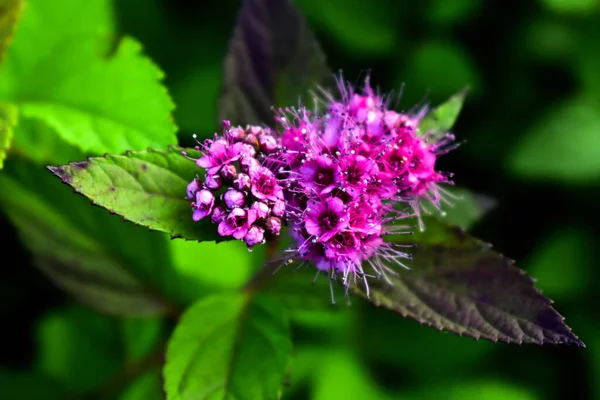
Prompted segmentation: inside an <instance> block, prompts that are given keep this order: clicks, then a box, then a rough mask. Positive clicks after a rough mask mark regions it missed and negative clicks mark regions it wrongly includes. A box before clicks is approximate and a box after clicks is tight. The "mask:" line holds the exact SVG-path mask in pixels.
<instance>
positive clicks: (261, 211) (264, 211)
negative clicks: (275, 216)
mask: <svg viewBox="0 0 600 400" xmlns="http://www.w3.org/2000/svg"><path fill="white" fill-rule="evenodd" d="M250 209H252V210H255V211H256V219H265V218H267V216H268V215H269V211H270V210H269V206H268V205H266V204H265V203H263V202H262V201H257V202H255V203H253V204H252V207H250Z"/></svg>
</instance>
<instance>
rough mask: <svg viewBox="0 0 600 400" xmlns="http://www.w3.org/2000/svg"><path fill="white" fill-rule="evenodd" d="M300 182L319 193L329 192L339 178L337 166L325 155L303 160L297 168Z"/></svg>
mask: <svg viewBox="0 0 600 400" xmlns="http://www.w3.org/2000/svg"><path fill="white" fill-rule="evenodd" d="M299 172H300V179H301V181H302V184H303V186H304V187H305V188H307V189H313V190H315V191H317V192H318V193H320V194H326V193H329V192H331V191H332V190H333V189H334V188H335V185H336V183H337V182H338V180H339V176H338V175H339V168H338V165H337V164H335V163H334V162H333V160H332V159H331V158H329V157H326V156H317V157H316V158H315V159H313V160H309V161H307V162H305V163H304V164H303V165H302V166H301V167H300V169H299Z"/></svg>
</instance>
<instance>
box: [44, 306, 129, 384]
mask: <svg viewBox="0 0 600 400" xmlns="http://www.w3.org/2000/svg"><path fill="white" fill-rule="evenodd" d="M117 328H118V325H117V321H115V320H113V319H110V318H108V317H104V316H102V315H98V314H95V313H92V312H91V311H88V310H85V309H83V308H80V307H71V308H67V309H65V310H62V311H55V312H52V313H49V314H47V315H46V316H44V317H43V318H42V320H41V321H40V323H39V326H38V328H37V342H38V343H37V344H38V352H37V353H38V355H37V360H36V367H37V369H38V370H39V371H41V372H43V373H45V374H47V375H48V376H50V377H53V378H54V379H56V380H57V382H60V383H62V384H63V385H64V386H65V387H67V388H69V389H70V390H72V391H73V392H75V393H83V392H87V391H89V390H92V389H95V388H97V387H98V386H99V385H100V384H102V383H104V382H105V381H106V380H108V379H109V378H110V377H111V375H113V374H114V373H116V372H117V371H118V370H119V368H120V367H121V352H120V344H119V336H118V329H117Z"/></svg>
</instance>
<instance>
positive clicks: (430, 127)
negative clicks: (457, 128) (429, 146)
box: [419, 89, 467, 137]
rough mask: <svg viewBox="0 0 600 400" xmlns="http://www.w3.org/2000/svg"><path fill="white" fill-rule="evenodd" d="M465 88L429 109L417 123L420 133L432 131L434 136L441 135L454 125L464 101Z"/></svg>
mask: <svg viewBox="0 0 600 400" xmlns="http://www.w3.org/2000/svg"><path fill="white" fill-rule="evenodd" d="M466 95H467V89H463V90H462V91H460V92H458V93H456V94H455V95H453V96H452V97H450V98H449V99H448V100H446V101H445V102H444V103H442V104H440V105H439V106H437V107H436V108H434V109H433V110H431V111H429V112H428V113H427V115H426V116H425V117H424V118H423V120H422V121H421V123H420V124H419V131H420V132H421V133H426V132H433V133H435V134H436V135H435V137H438V136H439V135H443V134H444V133H446V132H448V131H449V130H450V129H452V127H453V126H454V123H455V122H456V120H457V119H458V115H459V114H460V111H461V109H462V106H463V103H464V102H465V96H466Z"/></svg>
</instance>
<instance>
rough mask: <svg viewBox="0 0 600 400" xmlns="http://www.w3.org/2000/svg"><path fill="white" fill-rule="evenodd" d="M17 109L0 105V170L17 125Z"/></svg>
mask: <svg viewBox="0 0 600 400" xmlns="http://www.w3.org/2000/svg"><path fill="white" fill-rule="evenodd" d="M17 115H18V114H17V108H16V107H15V106H13V105H11V104H0V169H2V168H3V167H4V159H5V158H6V155H7V153H8V149H10V145H11V142H12V138H13V128H14V126H15V125H16V124H17Z"/></svg>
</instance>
